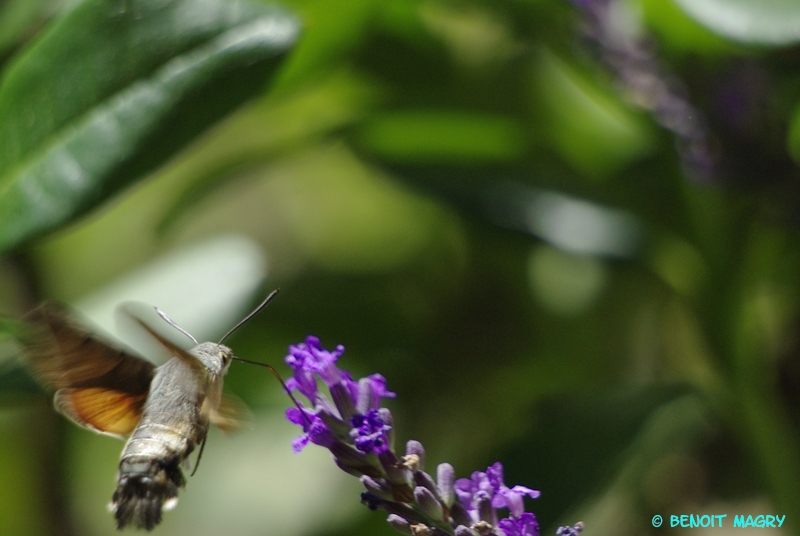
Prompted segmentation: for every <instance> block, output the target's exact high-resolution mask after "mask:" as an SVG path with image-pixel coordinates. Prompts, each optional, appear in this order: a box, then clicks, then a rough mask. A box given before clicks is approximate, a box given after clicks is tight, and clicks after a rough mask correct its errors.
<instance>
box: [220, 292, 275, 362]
mask: <svg viewBox="0 0 800 536" xmlns="http://www.w3.org/2000/svg"><path fill="white" fill-rule="evenodd" d="M280 290H281V289H279V288H276V289H275V290H273V291H272V292H270V294H269V296H267V299H266V300H264V301H263V302H261V305H259V306H258V307H256V308H255V309H253V311H252V312H251V313H250V314H249V315H247V316H246V317H244V318H243V319H242V320H240V321H239V323H238V324H236V325H235V326H233V327H232V328H231V329H230V330H228V333H226V334H225V335H223V336H222V338H221V339H220V340H219V342H218V343H217V344H222V341H224V340H225V339H227V338H228V336H229V335H230V334H231V333H233V332H234V331H236V330H237V329H239V328H240V327H241V326H242V324H244V323H245V322H247V321H248V320H250V319H251V318H253V317H254V316H256V315H257V314H258V313H260V312H261V309H263V308H264V307H266V306H267V305H269V302H271V301H272V298H274V297H275V296H276V295H277V294H278V292H279V291H280ZM262 364H263V363H262Z"/></svg>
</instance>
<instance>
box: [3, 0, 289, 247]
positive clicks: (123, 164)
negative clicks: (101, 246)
mask: <svg viewBox="0 0 800 536" xmlns="http://www.w3.org/2000/svg"><path fill="white" fill-rule="evenodd" d="M297 34H298V25H297V23H296V21H295V19H293V18H292V17H290V16H288V15H286V14H284V13H283V12H280V11H277V10H275V9H271V8H266V7H264V6H261V5H259V4H253V3H249V2H244V1H238V0H179V1H173V2H164V1H163V0H90V1H86V2H84V3H83V4H82V5H81V6H79V7H78V8H76V9H75V10H74V11H72V12H71V13H70V14H69V15H68V16H66V17H65V18H64V19H62V20H60V21H59V22H58V23H57V24H56V25H55V26H53V27H52V28H51V29H50V30H49V31H48V32H46V33H45V34H44V35H43V36H42V38H41V39H39V40H38V41H37V42H36V43H34V44H33V45H32V46H31V47H30V48H29V49H28V50H26V51H25V52H24V53H22V54H21V56H20V57H19V58H18V59H17V60H16V61H15V62H13V64H12V65H11V66H10V67H9V69H8V70H7V72H6V73H5V77H4V80H3V82H2V85H0V250H2V249H7V248H9V247H13V246H16V245H18V244H20V243H22V242H23V241H25V240H28V239H30V238H32V237H34V236H36V235H39V234H42V233H45V232H47V231H50V230H52V229H54V228H56V227H58V226H60V225H62V224H64V223H66V222H68V221H70V220H71V219H73V218H75V217H77V216H79V215H80V214H82V213H84V212H86V211H87V210H89V209H91V208H92V207H93V206H95V205H96V204H98V203H100V202H101V201H103V200H105V199H106V198H107V197H109V196H110V195H112V194H114V193H115V192H117V191H119V190H120V189H121V188H123V187H124V186H126V185H128V184H130V183H131V182H132V181H133V180H135V179H137V178H140V177H142V176H143V175H144V174H146V173H147V172H149V171H151V170H153V169H154V168H155V167H156V166H158V165H159V164H161V163H163V162H164V161H165V160H166V159H167V158H169V157H170V156H171V155H172V154H174V153H175V151H176V150H178V149H179V148H181V147H182V146H183V145H185V144H186V143H187V142H188V141H189V140H191V139H192V138H194V137H195V136H196V135H197V134H198V133H200V132H201V131H202V130H203V129H204V128H206V127H207V126H209V125H210V124H211V123H213V122H214V121H216V120H217V119H219V118H220V117H222V116H223V115H225V114H226V113H228V112H229V111H230V110H231V109H233V108H235V107H236V106H237V105H239V104H240V103H242V102H243V101H245V100H246V99H248V98H249V97H251V96H253V95H254V94H256V93H258V92H259V91H260V90H261V89H262V88H263V86H264V83H265V82H266V80H267V79H268V77H269V76H270V74H271V73H272V72H273V71H274V70H275V67H276V66H277V65H278V63H279V60H280V58H281V57H282V56H283V55H284V53H285V52H286V51H287V50H288V49H289V47H291V45H292V44H293V43H294V42H295V40H296V38H297Z"/></svg>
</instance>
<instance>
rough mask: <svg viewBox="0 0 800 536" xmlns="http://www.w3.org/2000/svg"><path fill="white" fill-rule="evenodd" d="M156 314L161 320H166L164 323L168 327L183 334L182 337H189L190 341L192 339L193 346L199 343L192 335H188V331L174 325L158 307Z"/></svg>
mask: <svg viewBox="0 0 800 536" xmlns="http://www.w3.org/2000/svg"><path fill="white" fill-rule="evenodd" d="M156 312H157V313H158V316H160V317H161V318H163V319H164V320H166V321H167V324H169V325H170V326H172V327H173V328H175V329H177V330H178V331H180V332H181V333H183V334H184V335H186V336H187V337H189V338H190V339H192V341H194V343H195V345H197V344H200V343H199V342H197V339H195V338H194V337H193V336H192V334H191V333H189V332H188V331H186V330H185V329H183V328H182V327H180V326H179V325H178V324H176V323H175V321H174V320H172V319H171V318H170V317H168V316H167V313H165V312H164V311H162V310H161V309H159V308H158V307H156Z"/></svg>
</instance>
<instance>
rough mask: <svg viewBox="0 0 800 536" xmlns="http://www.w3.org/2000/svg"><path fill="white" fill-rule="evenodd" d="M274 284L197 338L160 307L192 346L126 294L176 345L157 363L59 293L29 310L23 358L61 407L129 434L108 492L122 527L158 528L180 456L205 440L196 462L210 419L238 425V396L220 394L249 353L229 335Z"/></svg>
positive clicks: (85, 421) (130, 310) (99, 427)
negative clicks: (217, 335)
mask: <svg viewBox="0 0 800 536" xmlns="http://www.w3.org/2000/svg"><path fill="white" fill-rule="evenodd" d="M277 292H278V291H277V290H276V291H274V292H272V293H271V294H270V295H269V296H268V297H267V299H266V300H264V302H262V303H261V305H259V306H258V307H257V308H256V309H255V310H254V311H253V312H252V313H250V314H249V315H247V317H245V318H244V319H243V320H242V321H241V322H239V323H238V324H236V326H234V327H233V328H232V329H231V330H230V331H229V332H228V333H227V334H226V335H225V336H224V337H223V338H222V339H220V342H218V343H214V342H204V343H202V344H198V343H197V340H196V339H194V337H192V336H191V335H189V333H187V332H186V331H184V330H183V329H182V328H180V327H179V326H177V324H175V323H174V322H172V320H170V319H169V318H168V317H167V316H166V315H165V314H164V313H163V312H162V311H160V310H158V309H156V311H157V312H158V314H159V315H160V316H161V318H163V319H164V320H165V321H166V322H168V323H169V324H170V325H172V326H173V327H174V328H176V329H178V330H179V331H181V332H182V333H184V334H185V335H187V336H188V337H190V338H191V339H192V340H193V341H194V343H195V347H194V348H192V349H191V350H184V349H182V348H180V347H179V346H178V345H176V344H174V343H172V342H170V340H168V338H166V337H164V336H162V335H160V334H159V333H158V331H157V330H156V329H154V328H153V327H152V326H151V325H148V323H147V322H146V321H145V320H143V319H142V318H141V315H138V316H137V315H136V313H135V311H136V308H135V307H131V306H130V305H127V304H123V305H122V306H120V307H121V308H122V312H123V314H127V315H128V317H129V318H130V319H132V320H133V321H134V322H135V323H136V324H137V325H138V326H140V327H142V328H144V330H145V332H146V333H148V334H149V335H150V336H152V337H153V339H155V341H157V342H158V343H159V344H160V345H161V346H163V347H164V348H165V349H166V350H167V351H168V352H169V354H171V355H172V358H171V359H169V360H168V361H167V362H166V363H164V364H163V365H161V366H159V367H156V366H155V365H154V364H153V363H151V362H150V361H147V360H146V359H143V358H141V357H139V356H137V355H135V354H133V353H132V352H131V351H129V350H125V349H122V346H121V345H118V344H116V345H115V344H113V343H109V342H106V341H105V340H102V339H101V338H99V337H97V336H95V335H92V334H91V333H90V332H89V331H88V330H87V329H86V328H85V327H83V326H82V325H81V324H80V323H79V322H77V321H76V320H75V319H74V316H73V315H72V314H71V313H69V312H67V311H66V309H64V308H63V307H61V306H58V305H55V304H53V303H45V304H43V305H41V306H39V307H38V308H36V309H34V310H33V311H32V312H31V313H29V314H28V315H27V316H26V317H25V319H24V321H25V323H26V327H27V328H28V330H27V334H26V336H25V337H24V339H25V340H24V341H23V342H24V344H25V347H26V349H25V352H24V357H23V359H24V360H25V361H26V362H27V364H28V366H29V367H30V368H31V370H32V371H33V374H34V376H35V377H36V378H37V380H38V381H39V382H40V383H41V384H43V385H44V386H45V387H46V388H48V389H52V390H55V398H54V403H55V407H56V409H57V410H58V411H59V412H61V413H62V414H63V415H65V416H66V417H68V418H69V419H71V420H72V421H74V422H75V423H77V424H79V425H80V426H83V427H84V428H88V429H90V430H93V431H95V432H99V433H102V434H107V435H112V436H116V437H119V438H121V439H125V438H127V442H126V443H125V447H124V448H123V450H122V455H121V457H120V462H119V473H118V474H117V489H116V491H115V492H114V495H113V497H112V499H111V509H112V511H113V512H114V515H115V517H116V521H117V528H118V529H122V528H124V527H126V526H128V525H133V526H135V527H137V528H141V529H146V530H151V529H152V528H153V527H155V526H156V525H157V524H158V523H160V522H161V517H162V512H163V511H164V510H169V509H170V508H172V507H174V506H175V504H177V501H178V489H179V488H181V487H183V486H184V485H185V483H186V481H185V479H184V476H183V472H182V471H181V465H184V462H187V458H188V456H189V455H190V454H191V453H192V452H193V451H194V449H195V448H196V447H197V446H198V445H199V446H200V452H199V454H198V459H197V463H199V461H200V456H202V453H203V447H204V446H205V442H206V437H207V434H208V429H209V426H210V425H211V424H215V425H217V426H218V427H219V428H220V429H222V430H223V431H228V430H232V429H234V428H236V427H237V426H238V424H239V421H238V420H237V419H236V414H237V413H240V408H241V403H239V402H238V401H236V400H235V399H231V398H229V397H226V396H223V394H222V379H223V376H224V375H225V373H226V372H227V371H228V367H229V366H230V364H231V361H232V360H234V359H236V360H239V361H245V362H250V361H248V360H245V359H241V358H238V357H235V356H234V355H233V351H232V350H231V349H230V348H228V347H227V346H225V345H223V344H222V342H223V341H224V340H225V339H226V338H227V337H228V335H230V334H231V333H232V332H233V331H234V330H235V329H237V328H238V327H239V326H241V325H242V324H244V323H245V322H246V321H247V320H249V319H250V318H252V317H253V316H254V315H255V314H256V313H258V312H259V311H261V310H262V309H263V308H264V307H265V306H266V305H267V304H268V303H269V301H270V300H271V299H272V298H273V297H274V296H275V294H277ZM139 307H141V305H140V304H139ZM195 470H197V465H195Z"/></svg>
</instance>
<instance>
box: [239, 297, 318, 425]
mask: <svg viewBox="0 0 800 536" xmlns="http://www.w3.org/2000/svg"><path fill="white" fill-rule="evenodd" d="M275 292H277V290H276V291H275ZM275 292H273V293H272V294H275ZM270 296H271V295H270ZM233 359H235V360H236V361H241V362H242V363H249V364H251V365H258V366H259V367H265V368H268V369H269V370H270V372H272V374H273V375H275V377H276V378H278V381H279V382H281V385H282V386H283V390H284V391H286V394H287V395H289V398H291V399H292V402H294V405H295V406H297V409H299V410H300V413H301V414H302V415H303V418H305V420H306V422H307V423H308V424H311V419H309V418H308V415H306V412H305V411H303V406H301V405H300V402H298V401H297V399H296V398H295V397H294V395H293V394H292V392H291V391H290V390H289V388H288V387H287V386H286V382H285V381H283V378H282V377H281V374H280V372H278V371H277V370H275V368H274V367H273V366H272V365H267V364H266V363H260V362H258V361H250V360H249V359H243V358H241V357H236V356H233Z"/></svg>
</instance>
